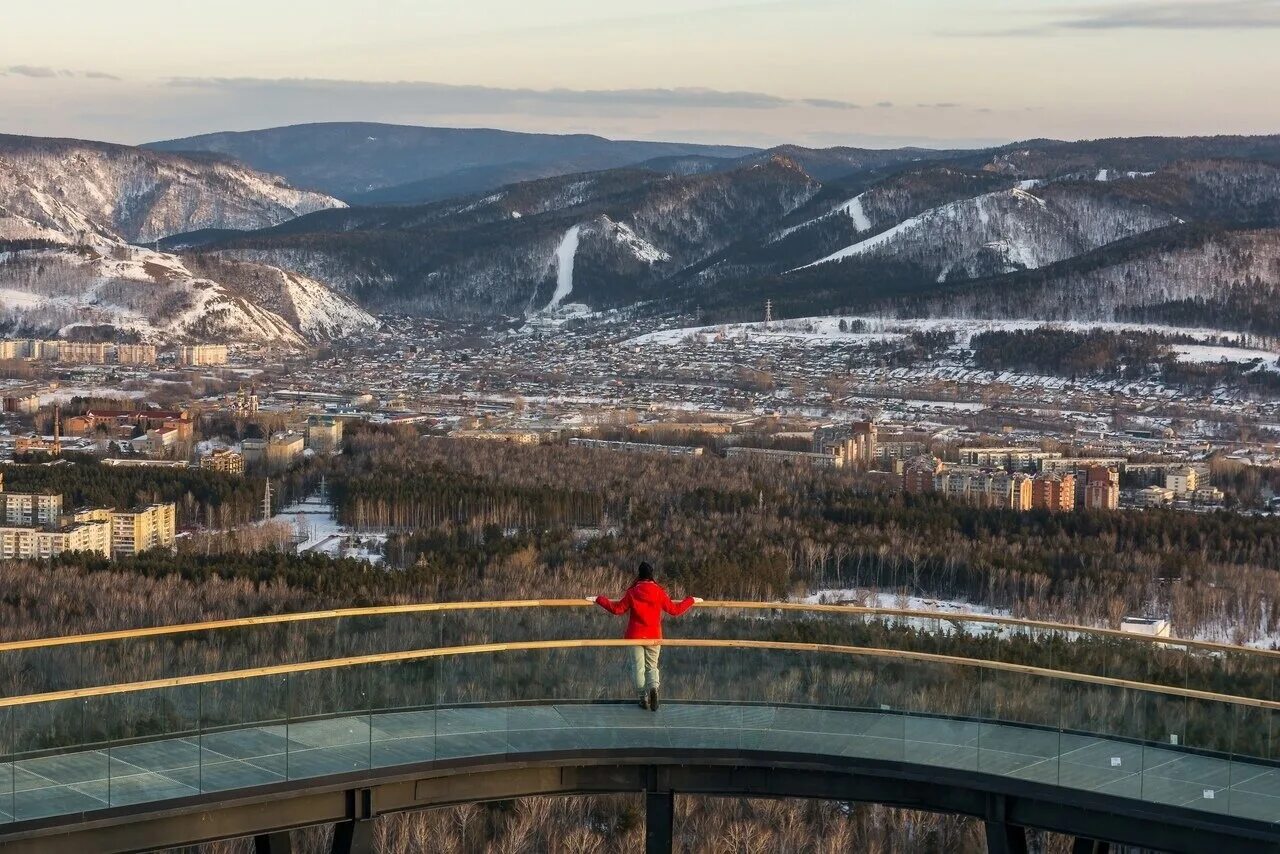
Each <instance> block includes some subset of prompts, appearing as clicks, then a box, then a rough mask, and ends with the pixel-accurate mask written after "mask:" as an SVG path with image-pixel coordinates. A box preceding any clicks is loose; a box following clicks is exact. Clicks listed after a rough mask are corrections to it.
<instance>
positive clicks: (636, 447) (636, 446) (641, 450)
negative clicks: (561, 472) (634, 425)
mask: <svg viewBox="0 0 1280 854" xmlns="http://www.w3.org/2000/svg"><path fill="white" fill-rule="evenodd" d="M569 444H570V445H573V446H575V447H578V448H599V449H601V450H605V451H622V452H624V453H628V454H658V455H660V456H665V457H700V456H702V454H703V449H702V448H700V447H697V446H692V445H657V444H652V443H650V442H613V441H610V440H608V439H584V438H580V437H574V438H572V439H570V440H569Z"/></svg>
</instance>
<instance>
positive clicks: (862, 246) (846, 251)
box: [787, 199, 969, 273]
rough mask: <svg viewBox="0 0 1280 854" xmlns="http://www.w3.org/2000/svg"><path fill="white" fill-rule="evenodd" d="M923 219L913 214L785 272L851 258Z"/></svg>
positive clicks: (939, 211) (944, 211)
mask: <svg viewBox="0 0 1280 854" xmlns="http://www.w3.org/2000/svg"><path fill="white" fill-rule="evenodd" d="M960 204H961V203H959V202H956V203H954V207H953V205H943V206H942V207H940V208H934V209H933V210H932V211H930V212H929V213H930V214H933V215H948V214H950V213H953V212H954V210H959V205H960ZM964 204H966V205H967V204H969V200H968V199H966V200H965V201H964ZM925 219H926V215H925V214H921V215H920V216H913V217H911V219H904V220H903V221H902V222H900V223H898V224H897V225H895V226H894V227H893V228H891V229H889V230H888V231H882V232H880V233H879V234H877V235H876V236H875V237H868V238H867V239H866V240H862V241H859V242H857V243H855V244H853V245H852V246H846V247H845V248H843V249H841V250H839V251H836V252H832V253H831V254H830V255H828V256H826V257H825V258H819V259H818V260H817V261H813V262H810V263H808V264H802V265H801V266H799V267H796V268H795V269H792V270H788V271H787V272H788V273H794V272H795V271H796V270H805V269H808V268H809V267H816V266H818V265H819V264H827V263H830V262H831V261H839V260H841V259H844V258H851V257H853V256H854V255H862V254H863V253H865V252H870V251H871V250H872V249H875V248H876V247H877V246H883V245H884V244H886V243H888V242H889V241H891V240H893V239H894V238H895V237H897V236H898V235H899V234H902V233H903V232H907V231H911V230H913V229H916V228H919V227H920V226H921V225H923V224H924V222H925Z"/></svg>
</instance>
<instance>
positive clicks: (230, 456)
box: [200, 448, 244, 474]
mask: <svg viewBox="0 0 1280 854" xmlns="http://www.w3.org/2000/svg"><path fill="white" fill-rule="evenodd" d="M200 468H202V469H206V470H207V471H220V472H223V473H224V474H244V455H243V454H238V453H236V452H235V451H233V450H231V449H230V448H218V449H216V450H213V451H210V452H209V453H207V454H205V455H204V456H203V457H201V458H200Z"/></svg>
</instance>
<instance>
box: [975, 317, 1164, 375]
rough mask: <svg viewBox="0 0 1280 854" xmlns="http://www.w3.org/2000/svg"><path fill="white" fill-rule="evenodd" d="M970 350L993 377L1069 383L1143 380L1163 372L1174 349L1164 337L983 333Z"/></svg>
mask: <svg viewBox="0 0 1280 854" xmlns="http://www.w3.org/2000/svg"><path fill="white" fill-rule="evenodd" d="M969 346H970V347H971V348H972V350H973V358H974V361H975V362H976V363H977V365H978V366H979V367H980V368H983V369H985V370H988V371H1006V370H1015V371H1023V372H1026V373H1036V374H1050V375H1054V376H1067V377H1078V376H1080V377H1118V378H1121V377H1122V378H1124V379H1140V378H1142V377H1145V376H1148V375H1150V374H1151V373H1152V372H1153V371H1154V370H1156V369H1158V368H1159V366H1160V365H1161V363H1163V362H1164V361H1165V359H1166V357H1168V355H1169V346H1168V344H1167V343H1166V342H1165V341H1164V340H1163V339H1162V337H1161V336H1159V335H1156V334H1154V333H1148V332H1124V333H1121V332H1113V331H1110V330H1104V329H1090V330H1088V331H1086V332H1075V331H1072V330H1067V329H1052V328H1044V327H1042V328H1040V329H1019V330H997V331H990V332H979V333H978V334H977V335H974V336H973V337H972V338H971V339H970V340H969Z"/></svg>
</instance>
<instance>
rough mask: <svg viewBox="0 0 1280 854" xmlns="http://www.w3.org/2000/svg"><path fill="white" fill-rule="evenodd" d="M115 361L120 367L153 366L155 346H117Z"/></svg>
mask: <svg viewBox="0 0 1280 854" xmlns="http://www.w3.org/2000/svg"><path fill="white" fill-rule="evenodd" d="M116 361H117V362H119V363H120V364H122V365H154V364H155V363H156V346H155V345H154V344H117V345H116Z"/></svg>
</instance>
